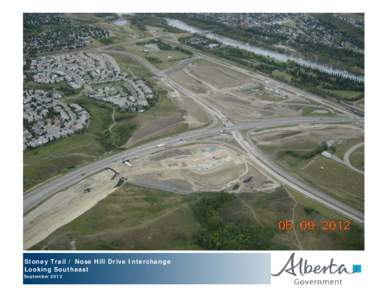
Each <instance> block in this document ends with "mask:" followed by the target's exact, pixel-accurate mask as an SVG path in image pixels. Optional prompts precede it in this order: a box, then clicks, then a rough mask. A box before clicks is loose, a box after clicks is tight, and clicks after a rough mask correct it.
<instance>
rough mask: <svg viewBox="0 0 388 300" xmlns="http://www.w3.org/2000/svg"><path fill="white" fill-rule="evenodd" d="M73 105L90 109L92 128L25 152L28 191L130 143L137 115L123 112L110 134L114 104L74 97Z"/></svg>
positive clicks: (25, 181)
mask: <svg viewBox="0 0 388 300" xmlns="http://www.w3.org/2000/svg"><path fill="white" fill-rule="evenodd" d="M72 102H75V103H78V104H80V105H82V106H83V107H85V109H86V110H88V112H89V113H90V115H91V121H90V124H89V126H88V127H87V128H86V129H84V130H83V131H81V132H79V133H77V134H74V135H72V136H70V137H67V138H64V139H60V140H57V141H54V142H51V143H48V144H46V145H43V146H41V147H38V148H35V149H30V150H27V151H25V152H24V159H23V160H24V176H23V178H24V189H25V190H27V189H29V188H31V187H32V186H34V185H36V184H38V183H40V182H43V181H45V180H47V179H49V178H50V177H53V176H56V175H59V174H62V173H66V172H68V171H70V170H72V169H74V168H76V167H79V166H81V165H83V164H85V163H88V162H91V161H93V160H95V159H97V158H99V157H101V156H102V155H103V154H104V153H106V152H111V151H116V150H117V147H115V145H119V144H118V143H120V142H121V141H123V140H127V139H128V138H129V136H130V135H131V133H132V132H133V129H134V126H136V125H135V123H134V122H133V114H131V113H122V116H121V120H120V121H119V122H118V124H117V125H116V126H115V127H113V129H112V134H110V133H109V131H108V127H109V126H110V124H111V123H112V106H111V105H109V104H103V103H97V102H95V101H93V100H89V99H87V98H85V97H79V98H73V99H72Z"/></svg>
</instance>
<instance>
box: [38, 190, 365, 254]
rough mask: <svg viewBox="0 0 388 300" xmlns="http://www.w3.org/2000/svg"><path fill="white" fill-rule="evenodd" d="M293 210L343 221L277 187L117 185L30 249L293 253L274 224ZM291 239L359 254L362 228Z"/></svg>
mask: <svg viewBox="0 0 388 300" xmlns="http://www.w3.org/2000/svg"><path fill="white" fill-rule="evenodd" d="M295 198H297V202H295V200H294V199H295ZM300 199H303V200H300ZM293 210H294V214H295V220H296V221H299V220H304V219H311V220H314V221H316V222H319V221H320V220H323V219H327V218H334V217H335V218H339V219H343V218H342V217H341V216H337V215H333V214H331V213H328V212H327V210H326V209H324V208H323V209H322V208H321V207H319V208H317V206H316V204H315V202H312V201H311V200H309V199H307V198H304V197H303V196H300V195H299V196H296V194H295V193H292V194H291V193H289V192H288V191H287V190H285V189H283V188H279V189H277V190H275V191H273V192H266V193H263V192H262V193H244V194H237V195H233V194H225V193H195V194H191V195H188V196H182V195H177V194H173V193H168V192H163V191H158V190H152V189H144V188H140V187H136V186H133V185H131V184H125V185H124V186H122V187H121V188H120V189H118V190H117V191H115V192H114V193H112V194H111V195H109V196H108V197H107V198H106V199H104V200H103V201H101V202H99V203H98V204H97V205H96V206H94V207H93V208H92V209H90V210H89V211H87V212H86V213H84V214H83V215H81V216H79V217H78V218H76V219H75V220H73V221H72V222H70V223H69V224H67V225H65V226H63V227H62V228H59V229H58V230H56V231H55V232H54V233H52V234H51V235H50V236H49V237H48V238H46V239H45V240H44V241H42V242H40V243H38V244H37V245H36V246H35V247H33V249H52V250H63V249H71V247H72V245H74V244H75V245H76V249H77V250H174V249H175V250H178V249H182V250H187V249H192V250H197V249H209V250H212V249H221V250H226V249H266V250H270V249H277V250H279V249H298V245H297V242H296V237H295V233H294V232H293V231H280V230H279V229H278V225H277V224H278V222H279V221H280V220H289V219H291V218H292V216H293V213H292V212H293ZM297 233H298V235H299V237H300V240H301V243H302V244H303V247H304V249H322V250H324V249H344V250H345V249H363V229H362V228H361V227H359V226H357V225H356V224H352V227H351V231H350V232H347V233H346V234H345V233H339V232H334V233H330V234H329V233H325V232H321V231H319V230H317V231H313V232H308V233H301V232H297Z"/></svg>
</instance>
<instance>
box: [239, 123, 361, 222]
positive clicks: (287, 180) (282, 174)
mask: <svg viewBox="0 0 388 300" xmlns="http://www.w3.org/2000/svg"><path fill="white" fill-rule="evenodd" d="M232 134H233V136H234V138H235V140H236V141H237V142H238V144H239V145H240V146H241V147H242V148H243V149H244V150H245V151H246V152H247V153H248V154H249V155H250V158H251V159H252V160H253V161H254V162H255V163H256V164H257V165H259V166H260V167H261V168H262V169H263V170H265V171H266V172H267V173H268V174H269V175H271V176H272V177H274V178H275V179H277V180H278V181H280V182H281V183H283V184H285V185H287V186H289V187H291V188H292V189H294V190H296V191H298V192H300V193H302V194H304V195H306V196H308V197H310V198H311V199H313V200H315V201H317V202H319V203H321V204H323V205H325V206H327V207H329V208H331V209H333V210H334V211H336V212H339V213H340V214H342V215H344V216H347V217H349V218H351V219H353V220H355V221H357V222H359V223H364V214H363V213H362V212H360V211H358V210H356V209H354V208H352V207H350V206H348V205H346V204H344V203H342V202H341V201H338V200H336V199H334V198H332V197H330V196H329V195H327V194H325V193H323V192H321V191H319V190H317V189H315V188H313V187H311V186H309V185H307V184H305V183H304V182H302V181H300V180H298V179H297V178H295V177H292V176H290V175H289V174H288V173H287V172H286V171H285V170H283V169H282V168H281V167H279V166H278V165H277V164H276V163H274V162H273V161H272V160H270V159H269V158H268V157H267V156H266V155H265V154H264V153H262V152H261V151H259V150H258V149H257V148H256V147H255V146H254V145H252V144H251V143H249V142H247V141H246V140H245V139H244V138H243V137H242V135H241V133H240V132H239V131H235V130H234V131H232Z"/></svg>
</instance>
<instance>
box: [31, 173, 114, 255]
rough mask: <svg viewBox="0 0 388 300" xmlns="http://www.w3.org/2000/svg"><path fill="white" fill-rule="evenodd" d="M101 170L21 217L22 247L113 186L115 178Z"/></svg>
mask: <svg viewBox="0 0 388 300" xmlns="http://www.w3.org/2000/svg"><path fill="white" fill-rule="evenodd" d="M112 176H113V172H112V171H110V170H105V171H102V172H100V173H98V174H95V175H93V176H90V177H88V178H86V179H84V180H82V181H81V182H79V183H77V184H75V185H73V186H72V187H70V188H69V189H67V190H64V191H61V192H59V193H57V194H55V195H54V196H53V197H51V198H49V199H48V200H46V201H45V202H44V203H42V204H41V205H39V206H38V207H37V208H35V209H34V210H32V211H31V212H29V213H27V215H26V216H25V217H24V249H29V248H30V247H32V246H33V245H35V244H36V243H37V242H39V241H41V240H43V239H44V238H46V237H47V236H48V235H49V234H50V233H52V232H53V231H55V230H56V229H58V228H60V227H61V226H63V225H65V224H67V223H69V222H70V221H72V220H73V219H75V218H77V217H78V216H80V215H81V214H83V213H84V212H85V211H87V210H89V209H90V208H92V207H93V206H94V205H96V204H97V203H98V202H99V201H101V200H102V199H104V198H105V197H106V196H108V195H109V194H110V193H112V192H113V191H114V190H115V189H116V188H115V185H116V183H117V180H118V177H116V178H115V179H113V180H112Z"/></svg>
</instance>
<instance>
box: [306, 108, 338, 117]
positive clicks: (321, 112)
mask: <svg viewBox="0 0 388 300" xmlns="http://www.w3.org/2000/svg"><path fill="white" fill-rule="evenodd" d="M302 115H303V116H332V115H334V114H333V113H332V112H331V111H329V110H327V109H324V108H319V107H303V111H302Z"/></svg>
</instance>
